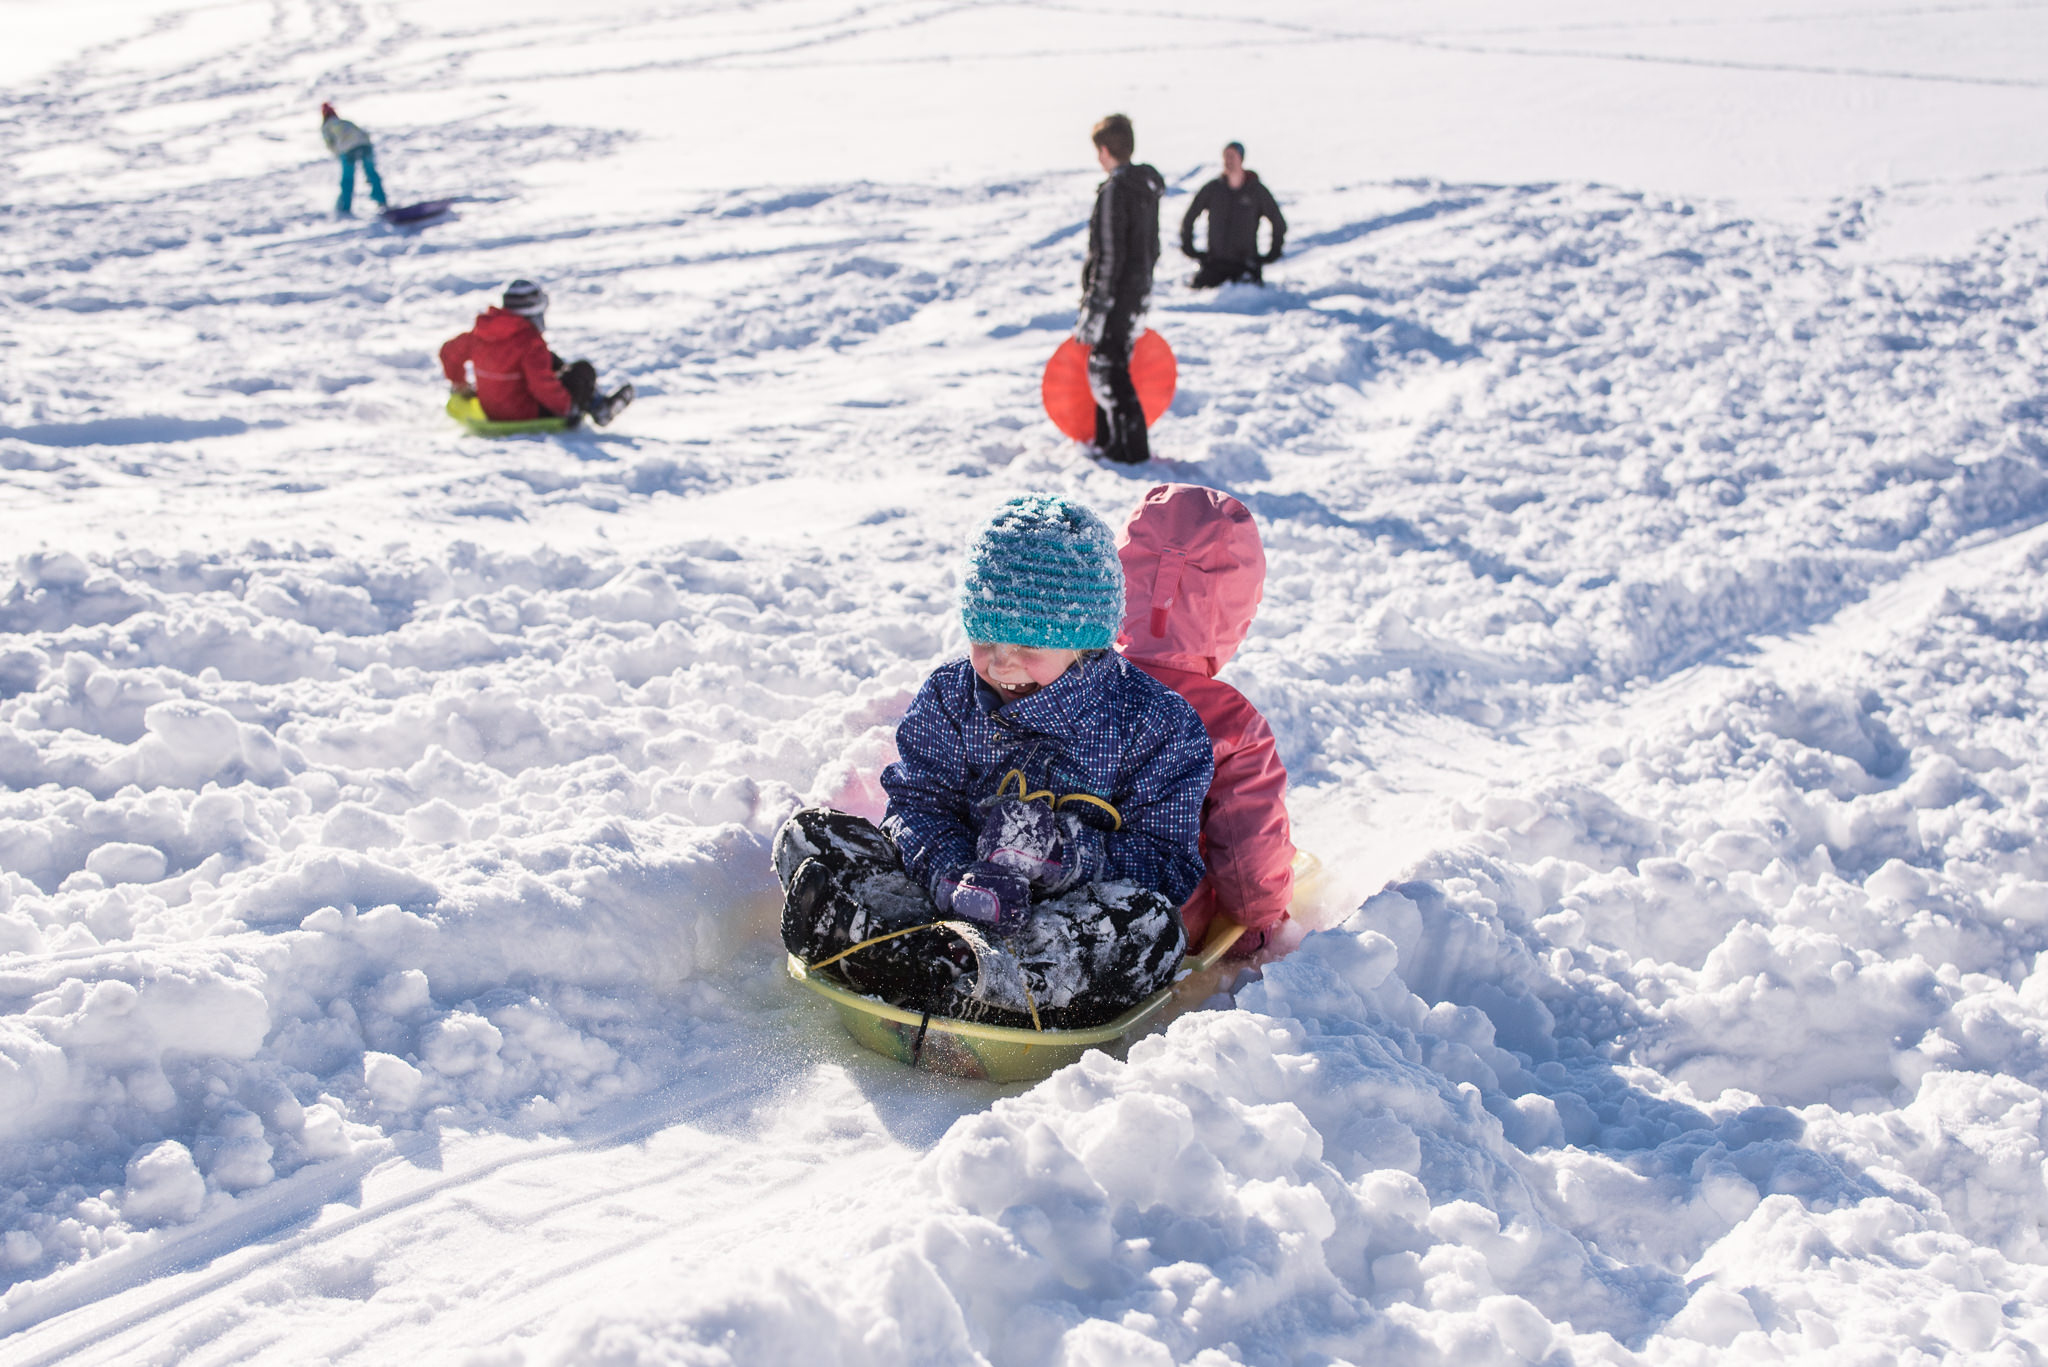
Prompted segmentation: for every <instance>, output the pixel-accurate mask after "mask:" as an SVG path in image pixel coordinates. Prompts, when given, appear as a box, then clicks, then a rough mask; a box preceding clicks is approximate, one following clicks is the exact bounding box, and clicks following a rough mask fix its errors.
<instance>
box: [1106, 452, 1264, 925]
mask: <svg viewBox="0 0 2048 1367" xmlns="http://www.w3.org/2000/svg"><path fill="white" fill-rule="evenodd" d="M1117 554H1118V556H1119V557H1120V558H1121V559H1122V560H1123V565H1124V584H1125V606H1124V623H1123V629H1122V631H1120V632H1119V633H1118V635H1117V646H1118V648H1120V649H1121V650H1122V651H1123V653H1124V656H1125V658H1126V659H1128V660H1130V661H1131V663H1133V664H1135V665H1137V666H1138V667H1139V668H1140V669H1143V670H1144V671H1145V672H1146V673H1147V674H1150V675H1151V676H1152V677H1153V678H1155V679H1157V680H1159V682H1161V683H1163V684H1165V685H1166V686H1167V687H1168V688H1171V689H1173V690H1174V692H1176V693H1178V694H1180V695H1181V696H1182V697H1183V698H1186V699H1187V700H1188V702H1189V703H1191V704H1193V706H1194V709H1195V711H1196V712H1197V713H1198V714H1200V716H1201V718H1202V724H1203V725H1204V726H1205V727H1207V728H1208V731H1209V739H1210V742H1211V743H1212V744H1213V745H1214V747H1215V752H1216V775H1215V778H1214V779H1213V780H1212V781H1211V782H1210V784H1209V795H1208V798H1207V800H1206V801H1204V803H1203V804H1202V836H1201V851H1202V863H1203V865H1204V866H1205V867H1206V868H1207V870H1208V872H1207V874H1206V875H1205V876H1204V877H1203V879H1202V881H1201V883H1200V884H1199V885H1198V886H1197V887H1196V888H1195V891H1194V893H1193V895H1192V896H1190V897H1189V898H1188V901H1187V903H1186V905H1184V906H1183V907H1182V908H1181V919H1182V920H1183V921H1184V922H1186V924H1187V931H1188V947H1189V949H1190V950H1192V949H1193V948H1194V947H1195V946H1197V945H1200V944H1201V943H1202V941H1203V939H1204V938H1205V937H1206V936H1207V934H1208V931H1209V928H1210V924H1211V923H1212V922H1213V921H1214V920H1215V919H1216V918H1217V917H1218V916H1222V917H1225V918H1227V919H1229V920H1232V921H1236V922H1237V923H1238V924H1239V925H1242V926H1243V927H1244V928H1245V934H1244V935H1243V936H1242V937H1240V938H1239V940H1238V942H1237V944H1236V945H1235V946H1233V947H1232V950H1231V953H1232V954H1233V956H1243V955H1249V954H1253V953H1256V952H1257V951H1258V950H1260V949H1262V948H1264V947H1265V945H1266V944H1267V942H1268V941H1269V940H1271V939H1272V938H1273V936H1274V934H1275V933H1276V932H1277V931H1278V929H1279V927H1280V923H1281V922H1282V921H1285V920H1286V919H1287V904H1288V902H1289V901H1290V900H1291V899H1292V897H1293V895H1294V842H1293V840H1292V839H1291V838H1290V836H1289V832H1288V826H1287V804H1286V796H1287V770H1286V769H1285V767H1283V766H1282V765H1281V763H1280V755H1279V751H1278V749H1277V748H1276V747H1275V745H1274V743H1273V730H1272V728H1271V727H1269V726H1267V725H1266V719H1265V718H1264V717H1262V716H1260V715H1259V711H1258V709H1257V708H1255V707H1253V706H1252V705H1251V703H1250V702H1249V701H1248V700H1247V699H1246V698H1245V696H1244V694H1242V693H1240V692H1238V691H1237V690H1236V689H1234V688H1232V687H1231V686H1230V685H1229V684H1227V683H1222V682H1219V681H1218V680H1217V678H1216V673H1217V671H1218V670H1220V669H1222V668H1223V666H1224V665H1225V664H1227V663H1229V661H1230V657H1231V656H1232V655H1234V654H1236V653H1237V648H1238V646H1239V645H1241V644H1242V643H1243V641H1244V638H1245V633H1246V632H1248V631H1249V630H1251V625H1252V617H1253V615H1254V614H1256V613H1257V612H1258V610H1259V599H1260V597H1261V596H1262V595H1263V593H1264V591H1265V586H1266V552H1265V548H1264V547H1263V546H1261V545H1260V544H1259V529H1258V528H1257V526H1255V525H1254V524H1253V522H1252V515H1251V512H1250V510H1249V509H1247V508H1246V507H1245V506H1244V505H1243V504H1242V503H1239V502H1238V501H1237V500H1236V499H1234V498H1232V497H1230V496H1229V495H1228V494H1222V493H1218V492H1217V491H1216V490H1214V489H1204V488H1200V487H1199V486H1196V485H1193V484H1160V485H1156V486H1154V487H1153V489H1152V491H1151V492H1150V493H1148V494H1146V495H1145V498H1144V501H1143V502H1141V503H1139V505H1138V508H1137V511H1136V512H1134V513H1132V514H1131V520H1130V523H1129V525H1127V526H1126V527H1125V528H1124V530H1123V531H1122V533H1121V534H1119V535H1118V537H1117Z"/></svg>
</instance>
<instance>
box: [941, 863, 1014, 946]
mask: <svg viewBox="0 0 2048 1367" xmlns="http://www.w3.org/2000/svg"><path fill="white" fill-rule="evenodd" d="M938 890H939V893H940V897H939V900H940V901H941V902H942V903H943V904H944V905H945V906H946V907H947V908H949V909H950V910H951V911H952V913H953V914H954V915H955V916H958V917H959V918H960V919H961V920H963V921H970V922H972V923H973V924H975V925H978V926H985V927H987V928H988V929H990V930H993V931H995V933H996V934H998V935H1007V934H1009V933H1011V932H1012V931H1014V930H1016V929H1017V928H1018V927H1020V926H1022V925H1023V924H1024V923H1025V922H1026V921H1028V920H1029V919H1030V918H1031V884H1030V882H1029V881H1027V880H1026V879H1025V877H1024V875H1023V874H1021V873H1016V872H1014V871H1012V870H1010V869H1006V868H1004V867H1002V866H1001V865H1000V864H969V865H968V866H967V867H966V868H965V869H962V870H961V871H960V875H959V877H957V878H951V879H943V880H941V882H940V884H939V889H938Z"/></svg>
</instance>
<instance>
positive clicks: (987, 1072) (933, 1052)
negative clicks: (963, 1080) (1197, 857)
mask: <svg viewBox="0 0 2048 1367" xmlns="http://www.w3.org/2000/svg"><path fill="white" fill-rule="evenodd" d="M1322 872H1323V870H1322V864H1321V862H1320V861H1319V860H1317V858H1316V857H1315V856H1314V855H1312V854H1308V853H1305V852H1297V853H1296V854H1295V856H1294V905H1295V906H1296V907H1297V908H1298V907H1300V906H1302V905H1303V903H1304V902H1306V901H1307V900H1309V899H1310V898H1312V897H1314V896H1315V895H1316V893H1317V892H1318V891H1319V890H1320V889H1321V886H1322ZM1243 933H1244V927H1243V926H1240V925H1238V924H1236V923H1235V922H1231V921H1222V920H1219V921H1218V922H1217V923H1216V924H1215V925H1214V926H1212V927H1210V930H1209V937H1208V938H1207V939H1206V940H1204V941H1203V942H1202V947H1201V948H1200V949H1198V950H1196V951H1195V952H1194V953H1192V954H1190V955H1188V957H1187V962H1186V963H1185V964H1184V965H1183V966H1182V972H1181V974H1180V976H1179V977H1178V978H1176V979H1175V980H1174V983H1173V985H1172V986H1170V987H1162V988H1161V989H1159V991H1157V992H1154V993H1153V994H1152V995H1151V996H1149V997H1147V998H1145V1000H1143V1001H1141V1002H1139V1003H1138V1004H1137V1005H1136V1006H1134V1007H1132V1008H1131V1009H1130V1010H1128V1011H1126V1012H1124V1013H1123V1014H1122V1015H1121V1016H1118V1017H1117V1018H1116V1019H1115V1020H1113V1021H1111V1022H1109V1023H1108V1024H1107V1025H1098V1026H1095V1027H1093V1028H1091V1029H1087V1030H1029V1029H1023V1028H1020V1027H1017V1026H1007V1025H982V1024H980V1023H978V1022H975V1021H963V1020H954V1019H952V1018H951V1017H947V1016H932V1017H927V1016H926V1015H925V1014H924V1013H923V1012H921V1011H911V1010H907V1009H905V1008H903V1007H900V1006H891V1005H889V1004H888V1003H887V1002H884V1001H880V1000H878V999H876V998H874V997H866V996H862V995H861V994H860V993H858V992H855V991H854V990H853V989H852V988H850V987H847V986H846V985H845V984H844V983H841V982H836V981H834V980H832V979H831V978H829V977H827V976H826V975H825V974H823V973H813V972H812V971H811V970H810V968H809V967H808V966H807V965H806V964H805V963H804V961H803V960H801V959H799V958H797V957H796V955H794V954H792V955H790V956H789V976H790V977H792V978H794V979H796V981H797V982H799V983H801V984H803V985H804V986H805V987H808V988H809V989H810V990H811V991H813V992H815V993H817V994H818V995H819V996H821V997H823V998H824V999H825V1000H826V1001H828V1002H831V1003H832V1006H833V1008H834V1009H835V1010H837V1011H838V1013H839V1023H840V1024H841V1025H843V1026H845V1027H846V1033H847V1034H849V1035H851V1036H853V1038H854V1039H855V1041H856V1042H858V1043H860V1044H862V1045H864V1046H866V1047H867V1048H869V1049H872V1050H874V1051H875V1052H876V1053H878V1054H883V1055H886V1056H888V1057H889V1058H893V1059H895V1060H896V1061H897V1062H898V1063H908V1064H910V1065H912V1066H913V1067H916V1066H922V1067H926V1068H930V1069H932V1070H933V1071H935V1072H940V1073H949V1074H951V1075H952V1076H954V1077H967V1078H983V1079H986V1080H988V1081H990V1082H1037V1081H1039V1080H1040V1079H1042V1078H1046V1077H1050V1076H1052V1074H1053V1073H1055V1072H1057V1071H1058V1070H1059V1069H1061V1068H1064V1067H1066V1066H1067V1065H1068V1064H1069V1063H1073V1062H1075V1061H1076V1060H1078V1059H1079V1058H1080V1057H1081V1055H1083V1054H1085V1053H1087V1052H1088V1051H1089V1050H1090V1049H1102V1050H1106V1051H1115V1050H1121V1049H1124V1048H1128V1047H1129V1045H1130V1043H1131V1041H1132V1040H1135V1039H1137V1038H1138V1037H1139V1036H1140V1035H1143V1034H1145V1033H1147V1032H1148V1031H1150V1030H1151V1029H1153V1028H1154V1027H1156V1026H1159V1025H1163V1024H1164V1023H1165V1022H1166V1021H1168V1020H1170V1019H1172V1018H1173V1017H1174V1016H1176V1015H1179V1014H1180V1013H1181V1012H1182V1011H1185V1010H1187V1009H1188V1008H1189V1007H1191V1006H1193V1005H1194V1004H1195V1003H1196V1002H1199V1001H1201V1000H1203V999H1204V998H1205V997H1207V996H1209V995H1210V994H1211V993H1213V992H1214V991H1215V990H1216V984H1217V981H1218V979H1219V978H1220V977H1221V976H1222V974H1221V972H1220V970H1219V969H1218V968H1217V965H1218V963H1219V962H1220V961H1221V960H1222V958H1223V955H1224V952H1225V951H1226V950H1228V949H1229V948H1230V946H1231V945H1233V944H1235V943H1236V941H1237V937H1238V936H1239V935H1242V934H1243Z"/></svg>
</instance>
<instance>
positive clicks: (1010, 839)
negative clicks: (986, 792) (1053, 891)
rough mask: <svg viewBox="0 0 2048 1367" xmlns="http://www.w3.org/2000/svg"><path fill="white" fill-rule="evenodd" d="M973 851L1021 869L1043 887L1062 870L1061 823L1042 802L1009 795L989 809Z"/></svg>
mask: <svg viewBox="0 0 2048 1367" xmlns="http://www.w3.org/2000/svg"><path fill="white" fill-rule="evenodd" d="M974 852H975V854H976V855H977V856H979V858H980V859H981V862H982V863H984V864H994V865H996V866H998V867H1000V868H1005V869H1009V870H1011V871H1012V872H1015V873H1020V874H1022V875H1024V877H1025V878H1026V879H1028V880H1030V882H1031V884H1032V886H1034V887H1043V886H1045V885H1046V884H1047V883H1048V882H1049V881H1050V880H1051V879H1052V878H1054V877H1056V876H1057V875H1058V873H1059V856H1060V823H1059V819H1058V818H1057V817H1055V816H1054V815H1053V812H1052V808H1050V807H1048V806H1046V805H1045V804H1044V803H1042V802H1024V801H1021V800H1019V799H1017V798H1014V797H1006V798H1003V799H1001V800H1000V801H998V802H996V803H995V805H993V806H992V807H990V808H989V809H988V814H987V815H986V816H984V817H983V818H982V820H981V834H980V836H979V837H978V838H977V839H976V840H975V842H974Z"/></svg>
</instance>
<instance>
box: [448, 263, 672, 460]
mask: <svg viewBox="0 0 2048 1367" xmlns="http://www.w3.org/2000/svg"><path fill="white" fill-rule="evenodd" d="M547 311H548V295H547V291H546V290H544V289H542V288H541V287H540V286H539V285H536V284H534V283H533V282H532V281H531V280H513V281H511V282H509V283H507V284H506V286H505V294H504V302H503V303H502V304H500V305H499V306H498V307H495V308H489V309H485V310H484V311H483V312H482V313H480V314H478V315H477V320H476V326H475V327H473V328H471V329H470V330H469V331H468V332H463V333H458V334H456V335H455V336H453V337H450V338H449V339H448V340H447V341H446V342H443V343H442V344H441V373H442V374H444V375H446V376H447V377H448V383H449V385H450V387H452V388H453V389H454V390H455V392H456V393H458V394H464V395H472V394H473V395H475V396H476V400H477V402H478V403H479V404H481V405H483V410H484V416H485V417H486V418H489V419H490V420H491V421H492V422H527V421H530V420H531V419H534V418H538V417H541V416H543V415H548V416H554V417H568V418H573V417H574V416H576V415H579V414H584V413H587V414H589V415H590V419H591V421H593V422H595V423H596V424H597V425H598V426H599V427H602V426H604V425H605V424H606V423H608V422H610V421H611V420H612V419H613V418H615V417H617V416H618V414H619V410H620V409H622V408H624V407H625V406H626V405H627V404H629V403H631V402H633V386H632V385H629V384H627V385H620V386H619V388H618V389H616V390H615V391H613V392H612V393H610V394H601V393H599V392H598V388H597V367H596V366H593V365H592V364H591V363H590V362H588V361H573V362H565V361H563V360H562V358H561V357H559V356H557V355H555V353H554V352H552V351H550V350H548V344H547V343H546V342H545V341H543V340H541V333H542V330H543V329H545V328H546V326H547ZM472 371H473V372H474V373H475V379H474V380H472V379H471V372H472Z"/></svg>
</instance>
